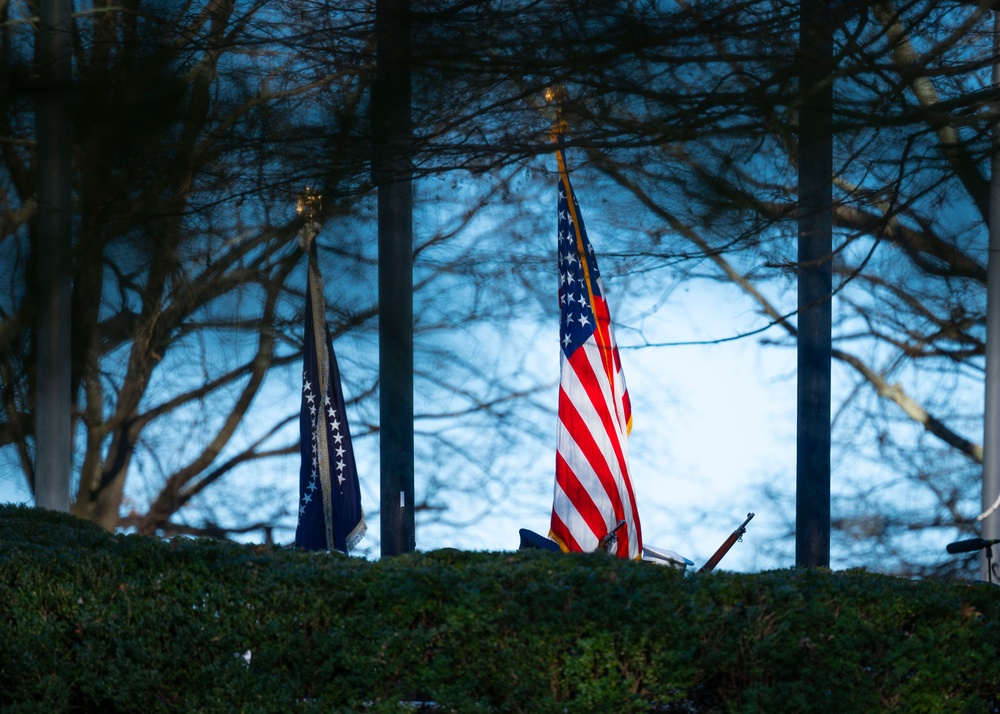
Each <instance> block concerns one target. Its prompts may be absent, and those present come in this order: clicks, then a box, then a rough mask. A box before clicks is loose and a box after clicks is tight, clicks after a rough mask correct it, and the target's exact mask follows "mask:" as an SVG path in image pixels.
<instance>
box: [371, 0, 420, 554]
mask: <svg viewBox="0 0 1000 714" xmlns="http://www.w3.org/2000/svg"><path fill="white" fill-rule="evenodd" d="M375 33H376V42H377V47H376V77H375V84H374V87H373V90H372V132H373V139H374V152H375V155H374V170H375V180H376V183H377V185H378V253H379V259H378V290H379V385H380V387H379V450H380V460H381V479H380V485H381V498H380V508H381V513H380V524H381V527H380V530H381V546H382V555H383V556H387V555H398V554H400V553H408V552H411V551H413V550H414V549H415V548H416V538H415V527H414V511H413V507H414V502H415V500H414V492H413V188H412V184H411V176H412V168H411V163H410V152H411V148H412V147H411V142H410V134H411V125H410V122H411V118H410V67H409V54H410V4H409V0H376V5H375Z"/></svg>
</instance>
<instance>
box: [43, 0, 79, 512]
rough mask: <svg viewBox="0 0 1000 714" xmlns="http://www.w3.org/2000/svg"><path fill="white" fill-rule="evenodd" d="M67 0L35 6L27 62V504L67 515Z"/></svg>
mask: <svg viewBox="0 0 1000 714" xmlns="http://www.w3.org/2000/svg"><path fill="white" fill-rule="evenodd" d="M70 13H71V6H70V0H41V3H40V7H39V23H38V34H37V37H36V43H35V61H36V63H37V67H38V76H39V85H38V95H37V100H36V105H35V131H36V137H37V139H38V145H37V146H38V148H37V157H36V164H35V166H36V172H37V181H38V214H37V219H36V223H35V245H34V261H35V264H36V266H37V274H36V278H37V281H38V282H37V288H36V289H37V291H38V298H39V306H38V317H37V323H36V339H37V343H36V360H37V362H36V370H37V384H36V392H35V454H36V455H35V505H36V506H37V507H39V508H48V509H52V510H56V511H63V512H68V511H69V476H70V463H71V452H72V431H71V429H72V422H71V420H70V409H71V404H72V399H71V397H72V395H71V394H70V390H71V385H70V338H71V335H70V311H71V301H70V291H71V285H72V250H73V248H72V238H71V230H72V224H71V220H70V210H71V207H70V201H71V191H72V188H71V183H70V151H71V142H72V134H71V125H70V103H69V96H70V82H71V78H72V56H73V55H72V36H71V34H70V17H71V15H70Z"/></svg>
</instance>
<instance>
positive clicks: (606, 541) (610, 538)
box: [597, 520, 625, 552]
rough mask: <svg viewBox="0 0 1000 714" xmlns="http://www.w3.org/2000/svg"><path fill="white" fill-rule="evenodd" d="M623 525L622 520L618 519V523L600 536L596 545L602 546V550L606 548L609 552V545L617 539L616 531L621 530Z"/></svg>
mask: <svg viewBox="0 0 1000 714" xmlns="http://www.w3.org/2000/svg"><path fill="white" fill-rule="evenodd" d="M624 525H625V521H624V520H621V521H618V525H616V526H615V527H614V528H612V529H611V530H609V531H608V533H607V535H605V536H602V537H601V540H600V541H598V543H597V547H598V548H602V549H603V550H606V551H608V552H611V551H610V549H611V546H612V545H614V544H615V543H616V542H617V541H618V531H619V530H621V527H622V526H624Z"/></svg>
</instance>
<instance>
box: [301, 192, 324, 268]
mask: <svg viewBox="0 0 1000 714" xmlns="http://www.w3.org/2000/svg"><path fill="white" fill-rule="evenodd" d="M322 209H323V196H322V195H321V194H320V192H319V191H317V190H316V189H314V188H309V187H308V186H306V190H305V191H303V192H302V193H300V194H299V199H298V201H296V203H295V212H296V213H297V214H298V215H300V216H302V217H303V218H305V224H304V225H303V226H302V230H301V231H299V245H300V246H302V250H304V251H306V252H307V253H308V252H309V249H310V248H311V246H312V241H313V238H315V237H316V234H317V233H319V227H320V226H319V222H318V221H317V220H316V217H317V216H318V215H319V212H320V211H321V210H322Z"/></svg>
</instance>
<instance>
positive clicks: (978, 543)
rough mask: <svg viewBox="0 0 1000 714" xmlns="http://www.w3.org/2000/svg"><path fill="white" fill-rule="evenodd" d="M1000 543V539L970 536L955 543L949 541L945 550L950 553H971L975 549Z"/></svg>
mask: <svg viewBox="0 0 1000 714" xmlns="http://www.w3.org/2000/svg"><path fill="white" fill-rule="evenodd" d="M996 543H1000V540H983V539H982V538H969V540H960V541H956V542H955V543H949V544H948V545H946V546H945V550H947V551H948V552H949V553H971V552H972V551H974V550H981V549H982V548H985V547H987V546H990V545H995V544H996Z"/></svg>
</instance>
